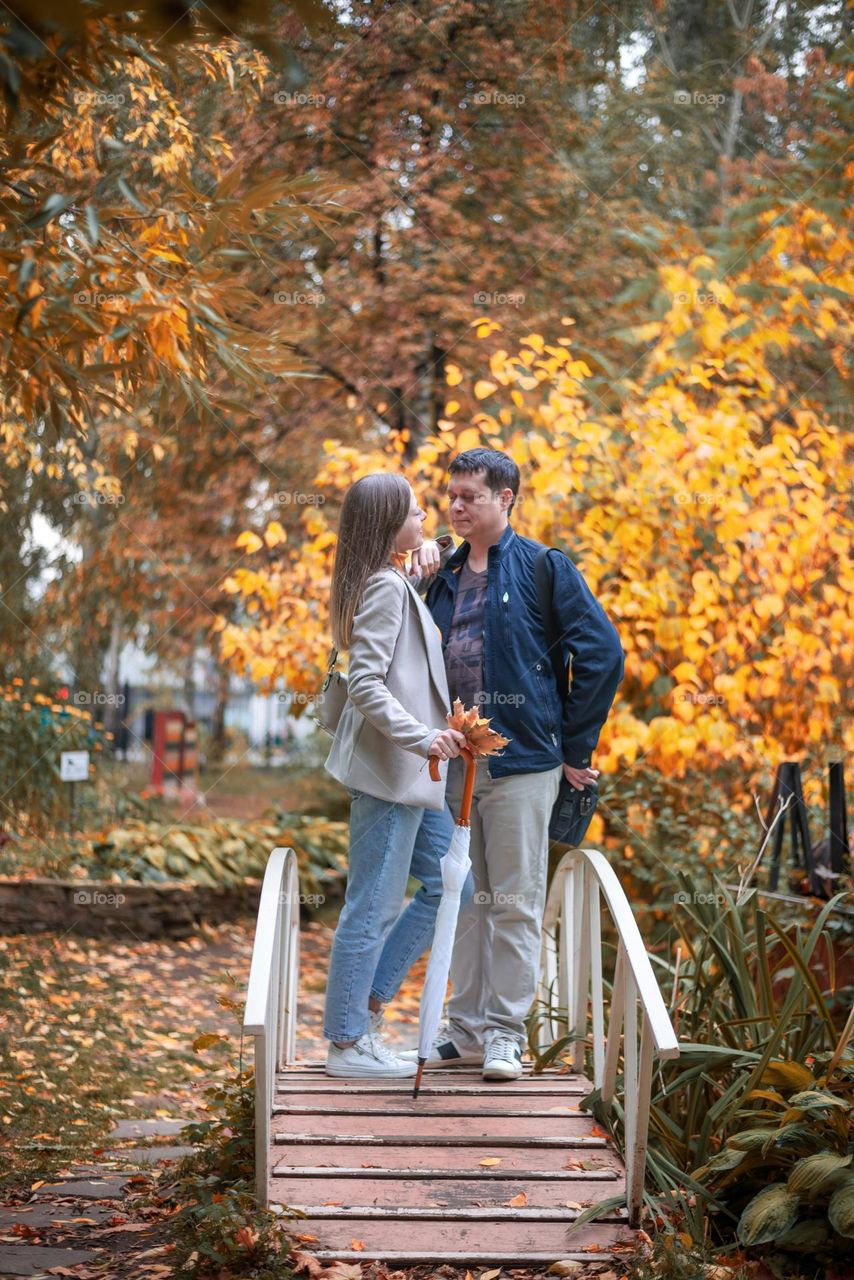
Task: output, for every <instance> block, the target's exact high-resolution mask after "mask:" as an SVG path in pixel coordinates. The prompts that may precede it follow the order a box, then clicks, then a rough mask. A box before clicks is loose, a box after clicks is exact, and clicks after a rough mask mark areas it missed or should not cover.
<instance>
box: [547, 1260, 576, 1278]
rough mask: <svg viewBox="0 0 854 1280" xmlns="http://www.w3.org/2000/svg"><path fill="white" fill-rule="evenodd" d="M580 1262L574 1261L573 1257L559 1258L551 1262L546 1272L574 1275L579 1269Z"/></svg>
mask: <svg viewBox="0 0 854 1280" xmlns="http://www.w3.org/2000/svg"><path fill="white" fill-rule="evenodd" d="M581 1267H582V1263H580V1262H576V1261H575V1260H574V1259H573V1258H559V1259H558V1261H557V1262H553V1263H552V1265H551V1266H550V1267H549V1269H548V1274H549V1275H552V1276H575V1275H578V1272H579V1271H580V1270H581Z"/></svg>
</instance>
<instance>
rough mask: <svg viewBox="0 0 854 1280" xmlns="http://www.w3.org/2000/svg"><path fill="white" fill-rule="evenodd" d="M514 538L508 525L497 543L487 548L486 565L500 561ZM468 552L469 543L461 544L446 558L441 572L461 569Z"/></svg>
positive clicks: (511, 528) (510, 526)
mask: <svg viewBox="0 0 854 1280" xmlns="http://www.w3.org/2000/svg"><path fill="white" fill-rule="evenodd" d="M515 537H516V533H515V530H514V529H513V526H512V524H508V525H507V528H506V529H505V530H504V532H503V533H502V535H501V537H500V538H499V539H498V541H497V542H494V543H493V544H492V546H491V547H490V548H489V550H488V551H487V553H486V560H487V564H491V563H492V561H494V560H500V559H501V557H502V556H503V555H504V552H505V551H506V550H507V548H508V547H509V546H510V543H511V542H513V540H514V539H515ZM470 551H471V543H469V542H461V543H460V545H459V546H458V547H457V549H456V551H455V552H454V554H453V555H452V556H448V559H447V560H446V561H445V567H444V569H443V570H442V572H443V573H445V572H446V571H447V570H450V572H451V573H455V572H456V571H457V569H461V568H462V566H463V565H464V564H465V562H466V560H468V556H469V552H470ZM437 576H438V575H437Z"/></svg>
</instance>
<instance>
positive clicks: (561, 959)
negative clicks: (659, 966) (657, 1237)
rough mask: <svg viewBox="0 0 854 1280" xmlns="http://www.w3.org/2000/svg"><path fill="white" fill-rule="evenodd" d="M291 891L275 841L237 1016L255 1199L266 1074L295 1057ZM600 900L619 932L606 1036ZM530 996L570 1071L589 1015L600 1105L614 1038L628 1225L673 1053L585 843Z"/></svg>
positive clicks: (640, 953) (265, 1137)
mask: <svg viewBox="0 0 854 1280" xmlns="http://www.w3.org/2000/svg"><path fill="white" fill-rule="evenodd" d="M299 896H300V888H299V876H298V872H297V860H296V854H295V853H294V851H293V849H285V848H278V849H274V850H273V852H272V853H271V854H270V858H269V861H268V862H267V869H266V871H265V873H264V882H263V884H262V886H261V900H260V903H259V906H258V919H257V924H256V927H255V941H254V945H253V948H252V964H251V967H250V971H249V983H248V986H247V991H246V1006H245V1010H244V1015H243V1030H244V1033H245V1034H246V1035H249V1036H252V1037H253V1038H254V1042H255V1171H256V1198H257V1200H258V1203H259V1204H261V1205H267V1204H268V1203H269V1201H268V1196H269V1178H270V1150H271V1118H272V1113H273V1103H274V1096H275V1088H276V1073H277V1072H279V1071H281V1070H283V1069H284V1068H285V1067H286V1066H288V1065H289V1064H290V1063H292V1062H293V1061H294V1059H295V1056H296V1054H295V1042H296V1021H297V990H298V980H299V932H300V922H299ZM603 900H604V905H605V906H607V908H608V911H609V913H610V916H611V919H612V921H613V923H614V925H615V927H616V931H617V935H618V939H619V940H618V945H617V958H616V965H615V970H614V978H613V984H612V992H611V1003H610V1016H609V1017H608V1025H607V1034H606V1029H605V1021H606V1019H605V1013H606V1010H605V992H604V980H603V972H602V942H601V910H602V906H603ZM539 996H540V1000H541V1001H542V1003H543V1004H545V1005H546V1007H547V1010H548V1012H547V1014H546V1016H545V1019H544V1021H543V1023H541V1027H540V1038H539V1044H538V1048H539V1049H540V1051H542V1050H544V1049H547V1048H548V1047H549V1045H550V1044H552V1043H553V1042H554V1041H555V1040H556V1039H558V1038H560V1037H561V1036H567V1035H570V1034H572V1035H573V1039H572V1041H571V1042H570V1046H569V1047H570V1049H571V1056H572V1066H573V1069H574V1070H575V1071H578V1072H583V1071H584V1050H585V1042H586V1041H587V1039H588V1036H587V1028H588V1024H589V1023H591V1022H592V1055H591V1057H592V1066H593V1084H594V1086H595V1087H596V1088H599V1089H601V1092H602V1098H603V1100H604V1101H606V1102H609V1101H611V1099H612V1098H613V1097H614V1093H615V1087H616V1080H617V1067H618V1063H619V1058H620V1048H621V1041H622V1048H623V1092H624V1098H623V1110H624V1127H625V1156H626V1199H627V1204H628V1209H629V1221H630V1223H631V1224H632V1225H634V1226H636V1225H638V1223H639V1221H640V1209H641V1205H642V1202H643V1184H644V1167H645V1163H646V1148H647V1129H648V1125H649V1107H650V1094H651V1086H652V1071H653V1058H654V1056H656V1055H657V1056H658V1058H659V1059H664V1058H675V1057H678V1055H679V1045H678V1042H677V1039H676V1033H675V1031H674V1030H673V1026H672V1025H671V1022H670V1017H669V1015H668V1012H667V1008H666V1006H665V1004H664V1000H663V999H662V996H661V992H660V990H659V987H658V983H657V981H656V978H655V974H654V973H653V970H652V965H651V964H650V961H649V957H648V955H647V953H646V948H645V946H644V943H643V939H642V938H641V935H640V931H639V929H638V927H637V924H636V922H635V918H634V915H633V914H632V909H631V907H630V906H629V902H628V899H627V898H626V895H625V893H624V892H623V890H622V888H621V886H620V883H619V881H618V879H617V877H616V875H615V873H614V871H613V870H612V868H611V866H610V864H609V863H608V861H607V859H606V858H605V856H604V855H603V854H601V853H599V852H598V851H596V850H595V849H572V850H570V851H569V852H568V853H567V854H565V855H564V857H563V858H562V859H561V862H560V864H559V865H558V868H557V870H556V872H555V874H554V878H553V880H552V884H551V888H550V891H549V896H548V901H547V903H546V910H545V916H544V919H543V934H542V968H541V975H540V991H539ZM588 1006H589V1011H588ZM638 1022H640V1028H639V1027H638ZM638 1030H640V1049H638Z"/></svg>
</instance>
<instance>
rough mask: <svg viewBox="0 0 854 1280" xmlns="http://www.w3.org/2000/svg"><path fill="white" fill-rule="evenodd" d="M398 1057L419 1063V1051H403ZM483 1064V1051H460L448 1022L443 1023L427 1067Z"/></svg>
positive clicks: (476, 1065)
mask: <svg viewBox="0 0 854 1280" xmlns="http://www.w3.org/2000/svg"><path fill="white" fill-rule="evenodd" d="M398 1057H401V1058H404V1059H405V1060H406V1061H407V1062H415V1063H417V1062H418V1049H417V1047H416V1048H415V1049H403V1050H401V1052H400V1054H399V1055H398ZM482 1062H483V1051H482V1050H480V1049H475V1050H473V1051H469V1052H466V1051H465V1050H463V1049H459V1048H458V1047H457V1046H456V1045H455V1044H454V1041H453V1040H452V1039H451V1033H450V1029H449V1026H448V1023H447V1022H443V1023H442V1025H441V1026H440V1028H439V1030H438V1031H437V1032H436V1039H435V1040H434V1041H433V1047H432V1048H431V1050H430V1056H429V1057H428V1059H427V1061H426V1063H425V1064H424V1065H425V1066H426V1067H434V1068H438V1067H472V1066H474V1067H479V1066H480V1064H481V1063H482Z"/></svg>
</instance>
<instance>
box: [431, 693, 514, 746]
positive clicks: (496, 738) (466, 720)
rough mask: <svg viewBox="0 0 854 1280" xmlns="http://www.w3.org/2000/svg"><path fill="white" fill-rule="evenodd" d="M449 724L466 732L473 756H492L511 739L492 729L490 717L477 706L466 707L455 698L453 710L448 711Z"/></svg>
mask: <svg viewBox="0 0 854 1280" xmlns="http://www.w3.org/2000/svg"><path fill="white" fill-rule="evenodd" d="M447 720H448V724H449V725H450V727H451V728H452V729H456V730H457V731H458V732H459V733H462V734H465V738H466V744H467V746H468V748H469V750H470V751H471V753H472V755H473V756H491V755H494V754H495V752H496V751H500V750H501V748H502V747H506V746H507V743H508V742H509V741H510V739H509V738H505V737H503V736H502V735H501V734H500V733H498V731H497V730H495V729H490V727H489V719H488V718H486V717H484V716H482V715H481V714H480V712H479V711H478V709H477V707H464V706H463V704H462V702H461V701H460V699H459V698H454V706H453V710H452V711H449V712H448V716H447Z"/></svg>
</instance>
